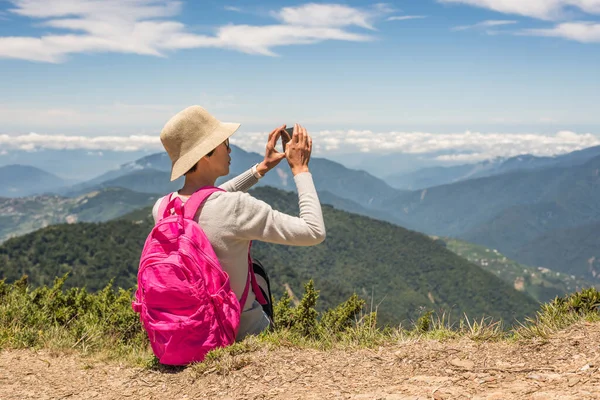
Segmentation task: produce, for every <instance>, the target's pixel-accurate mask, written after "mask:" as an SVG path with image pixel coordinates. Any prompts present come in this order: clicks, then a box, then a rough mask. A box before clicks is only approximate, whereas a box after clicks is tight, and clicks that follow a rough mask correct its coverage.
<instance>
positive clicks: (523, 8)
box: [438, 0, 600, 20]
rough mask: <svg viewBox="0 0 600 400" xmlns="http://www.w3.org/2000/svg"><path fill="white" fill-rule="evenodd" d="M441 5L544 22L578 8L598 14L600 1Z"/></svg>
mask: <svg viewBox="0 0 600 400" xmlns="http://www.w3.org/2000/svg"><path fill="white" fill-rule="evenodd" d="M438 1H439V2H441V3H462V4H467V5H471V6H476V7H482V8H487V9H490V10H494V11H498V12H502V13H506V14H517V15H523V16H527V17H533V18H539V19H544V20H556V19H561V18H564V17H565V16H566V15H567V14H568V13H569V10H570V9H572V8H578V9H579V10H581V11H583V12H585V13H589V14H600V0H438Z"/></svg>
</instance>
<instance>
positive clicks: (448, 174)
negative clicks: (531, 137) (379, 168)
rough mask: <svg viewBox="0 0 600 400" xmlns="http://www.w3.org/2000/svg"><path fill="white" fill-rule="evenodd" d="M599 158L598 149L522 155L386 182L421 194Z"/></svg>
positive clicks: (404, 175)
mask: <svg viewBox="0 0 600 400" xmlns="http://www.w3.org/2000/svg"><path fill="white" fill-rule="evenodd" d="M596 156H600V146H595V147H589V148H586V149H583V150H578V151H574V152H571V153H567V154H563V155H559V156H556V157H536V156H533V155H530V154H524V155H521V156H517V157H511V158H501V157H499V158H495V159H492V160H486V161H482V162H479V163H475V164H465V165H456V166H449V167H442V166H435V167H428V168H421V169H418V170H416V171H413V172H409V173H399V174H391V175H388V176H387V177H386V181H387V182H388V183H389V184H390V185H391V186H392V187H395V188H398V189H403V190H420V189H425V188H429V187H433V186H440V185H445V184H450V183H455V182H460V181H464V180H467V179H474V178H484V177H487V176H493V175H501V174H506V173H509V172H514V171H524V170H533V169H541V168H552V167H573V166H577V165H582V164H584V163H586V162H587V161H589V160H590V159H592V158H594V157H596Z"/></svg>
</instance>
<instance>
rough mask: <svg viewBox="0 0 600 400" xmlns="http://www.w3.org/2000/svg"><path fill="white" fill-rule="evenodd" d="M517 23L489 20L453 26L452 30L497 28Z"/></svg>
mask: <svg viewBox="0 0 600 400" xmlns="http://www.w3.org/2000/svg"><path fill="white" fill-rule="evenodd" d="M516 23H517V21H509V20H488V21H482V22H478V23H476V24H473V25H461V26H457V27H454V28H452V30H454V31H466V30H468V29H489V28H497V27H499V26H506V25H514V24H516Z"/></svg>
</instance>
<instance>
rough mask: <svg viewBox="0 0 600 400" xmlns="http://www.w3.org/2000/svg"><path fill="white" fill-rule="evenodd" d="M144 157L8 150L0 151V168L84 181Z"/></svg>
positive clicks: (123, 153) (78, 151) (142, 152)
mask: <svg viewBox="0 0 600 400" xmlns="http://www.w3.org/2000/svg"><path fill="white" fill-rule="evenodd" d="M147 154H148V151H145V150H140V151H111V150H88V149H62V150H53V149H36V150H35V151H26V150H14V149H11V150H7V151H5V152H3V151H0V167H1V166H6V165H12V164H21V165H31V166H32V167H36V168H39V169H41V170H42V171H46V172H49V173H51V174H54V175H56V176H58V177H61V178H63V179H69V180H73V181H84V180H88V179H91V178H93V177H94V176H97V175H98V174H100V173H102V172H104V171H108V170H113V169H115V168H118V167H119V166H120V165H122V164H123V163H127V162H130V161H132V160H136V159H139V158H140V157H143V156H144V155H147ZM66 161H68V162H66ZM69 184H72V183H69Z"/></svg>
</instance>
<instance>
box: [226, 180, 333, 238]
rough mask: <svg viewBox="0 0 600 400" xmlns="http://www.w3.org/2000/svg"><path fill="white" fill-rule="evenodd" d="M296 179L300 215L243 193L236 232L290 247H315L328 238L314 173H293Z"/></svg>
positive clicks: (236, 215) (238, 206) (239, 197)
mask: <svg viewBox="0 0 600 400" xmlns="http://www.w3.org/2000/svg"><path fill="white" fill-rule="evenodd" d="M294 181H295V182H296V186H297V188H298V202H299V206H300V215H299V216H298V217H294V216H291V215H287V214H284V213H281V212H279V211H275V210H273V209H272V208H271V206H269V205H268V204H267V203H265V202H263V201H260V200H258V199H256V198H254V197H252V196H250V195H249V194H240V195H239V196H238V198H237V201H236V205H235V211H234V214H235V219H234V222H233V226H232V227H231V229H232V230H233V231H234V235H235V236H237V237H239V238H240V239H245V240H261V241H264V242H270V243H277V244H287V245H291V246H313V245H316V244H319V243H321V242H322V241H323V240H325V236H326V231H325V222H324V221H323V212H322V210H321V204H320V203H319V197H318V195H317V191H316V189H315V186H314V183H313V180H312V175H311V174H310V173H309V172H305V173H299V174H297V175H296V176H294Z"/></svg>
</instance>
